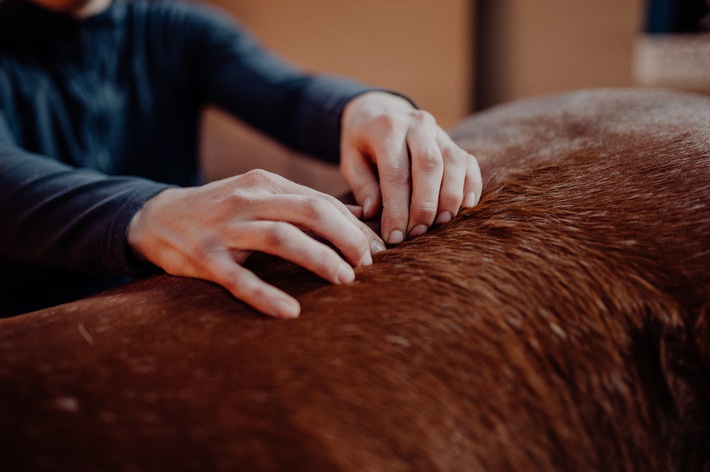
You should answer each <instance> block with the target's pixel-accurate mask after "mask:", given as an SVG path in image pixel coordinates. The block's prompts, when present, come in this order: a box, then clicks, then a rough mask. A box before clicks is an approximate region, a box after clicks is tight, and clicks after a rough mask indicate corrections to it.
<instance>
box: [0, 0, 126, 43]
mask: <svg viewBox="0 0 710 472" xmlns="http://www.w3.org/2000/svg"><path fill="white" fill-rule="evenodd" d="M124 10H125V4H124V3H123V2H122V1H121V0H113V1H112V3H111V5H109V7H108V8H107V9H106V10H104V11H102V12H100V13H97V14H96V15H92V16H89V17H86V18H76V17H74V16H72V15H69V14H66V13H61V12H55V11H52V10H48V9H46V8H42V7H41V6H39V5H37V4H35V3H33V2H31V1H29V0H0V32H2V33H4V35H5V36H10V37H11V38H14V39H16V40H24V41H26V40H30V41H31V42H33V43H34V42H47V41H49V42H51V41H53V40H57V39H60V38H65V37H67V36H69V37H72V36H75V35H77V34H79V33H81V32H82V31H85V30H95V29H113V28H114V27H115V26H116V25H117V24H118V23H119V22H120V20H121V18H122V16H123V15H124V13H125V11H124ZM2 33H0V34H2Z"/></svg>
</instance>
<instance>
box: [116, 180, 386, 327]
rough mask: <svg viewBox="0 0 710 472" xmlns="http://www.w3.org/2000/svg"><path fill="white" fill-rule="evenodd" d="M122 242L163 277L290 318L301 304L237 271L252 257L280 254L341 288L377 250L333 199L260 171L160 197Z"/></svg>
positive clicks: (375, 241) (373, 238)
mask: <svg viewBox="0 0 710 472" xmlns="http://www.w3.org/2000/svg"><path fill="white" fill-rule="evenodd" d="M356 213H357V211H356ZM311 234H314V235H317V236H319V237H321V238H323V239H324V240H326V241H328V242H330V243H332V245H333V246H334V247H335V248H337V251H336V250H335V249H333V248H331V247H329V246H328V245H326V244H324V243H322V242H320V241H318V240H317V239H316V238H314V237H313V236H311ZM128 244H129V246H130V247H131V249H132V250H133V252H134V253H135V255H136V256H137V257H139V258H141V259H144V260H146V261H150V262H152V263H153V264H155V265H157V266H158V267H160V268H162V269H164V270H165V271H166V272H167V273H169V274H173V275H180V276H187V277H195V278H200V279H205V280H209V281H212V282H214V283H216V284H218V285H221V286H223V287H224V288H226V289H227V290H229V291H230V292H231V293H232V294H233V295H234V296H235V297H236V298H238V299H240V300H242V301H244V302H246V303H247V304H249V305H251V306H252V307H254V308H255V309H256V310H258V311H261V312H263V313H265V314H268V315H271V316H274V317H278V318H295V317H297V316H298V315H299V313H300V306H299V304H298V302H297V301H296V300H295V299H294V298H293V297H291V296H289V295H287V294H286V293H284V292H283V291H281V290H279V289H277V288H275V287H273V286H271V285H269V284H267V283H266V282H264V281H262V280H261V279H259V278H258V277H257V276H256V275H255V274H253V273H252V272H250V271H249V270H248V269H246V268H244V267H243V266H242V264H243V263H244V261H245V260H246V259H247V258H248V257H249V255H250V254H251V253H252V252H254V251H261V252H264V253H268V254H272V255H275V256H279V257H282V258H284V259H287V260H289V261H291V262H294V263H296V264H298V265H300V266H302V267H304V268H306V269H308V270H311V271H312V272H314V273H315V274H317V275H319V276H320V277H322V278H324V279H325V280H328V281H330V282H332V283H336V284H342V283H349V282H352V281H353V280H354V279H355V272H354V270H353V267H354V266H358V265H369V264H371V263H372V254H373V253H374V252H379V251H380V250H383V249H384V243H383V241H382V240H381V239H380V238H379V237H378V236H377V235H376V234H375V233H374V232H373V231H372V230H371V229H370V228H368V227H367V225H365V224H364V223H363V222H361V221H360V220H358V219H357V218H356V217H355V215H354V214H353V212H352V211H351V210H350V209H349V208H348V207H346V206H345V205H343V204H342V203H341V202H340V201H338V200H337V199H335V198H333V197H331V196H329V195H326V194H323V193H320V192H318V191H316V190H312V189H310V188H308V187H304V186H301V185H298V184H296V183H293V182H291V181H288V180H286V179H284V178H282V177H279V176H278V175H276V174H272V173H269V172H266V171H262V170H256V171H250V172H247V173H246V174H243V175H239V176H236V177H231V178H228V179H224V180H220V181H216V182H213V183H210V184H207V185H203V186H200V187H191V188H171V189H167V190H164V191H162V192H160V193H159V194H157V195H156V196H155V197H153V198H151V199H150V200H148V202H146V204H145V205H144V206H143V208H142V209H141V210H139V211H138V212H137V213H136V215H135V216H134V217H133V219H132V220H131V223H130V225H129V228H128ZM338 251H339V252H340V254H339V253H338ZM341 254H342V256H341ZM346 260H347V262H346Z"/></svg>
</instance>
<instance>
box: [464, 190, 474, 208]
mask: <svg viewBox="0 0 710 472" xmlns="http://www.w3.org/2000/svg"><path fill="white" fill-rule="evenodd" d="M474 206H476V192H474V191H471V192H468V193H467V194H466V196H465V197H464V199H463V207H464V208H472V207H474Z"/></svg>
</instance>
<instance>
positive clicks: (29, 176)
mask: <svg viewBox="0 0 710 472" xmlns="http://www.w3.org/2000/svg"><path fill="white" fill-rule="evenodd" d="M164 188H166V186H165V185H162V184H157V183H154V182H151V181H147V180H143V179H137V178H126V177H107V176H105V175H103V174H100V173H97V172H91V171H87V170H77V169H74V168H72V167H69V166H66V165H63V164H61V163H58V162H55V161H52V160H50V159H47V158H43V157H41V156H37V155H32V154H29V153H25V152H22V151H21V150H19V149H16V148H12V147H4V148H0V220H1V221H2V222H3V226H4V228H3V231H2V232H0V253H1V254H2V255H3V256H5V257H7V258H12V259H15V260H19V261H23V262H27V263H32V264H41V265H46V266H49V267H59V268H66V269H72V270H77V271H82V272H96V273H105V274H126V273H131V272H133V271H134V270H135V269H136V268H137V267H135V266H133V265H132V264H131V262H130V257H129V256H128V250H127V245H126V229H127V227H128V224H129V223H130V220H131V218H132V217H133V215H134V214H135V212H136V211H138V210H139V208H140V207H141V206H142V204H143V203H144V202H145V201H147V200H148V199H149V198H150V197H152V196H153V195H155V194H156V193H158V192H160V191H161V190H163V189H164Z"/></svg>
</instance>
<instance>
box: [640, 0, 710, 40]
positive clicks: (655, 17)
mask: <svg viewBox="0 0 710 472" xmlns="http://www.w3.org/2000/svg"><path fill="white" fill-rule="evenodd" d="M708 14H710V4H709V3H708V2H707V1H706V0H646V25H645V28H644V29H645V31H646V32H647V33H649V34H678V33H697V32H700V31H707V25H705V26H703V21H704V20H703V19H704V18H705V19H706V18H707V16H708ZM705 21H707V20H705Z"/></svg>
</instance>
